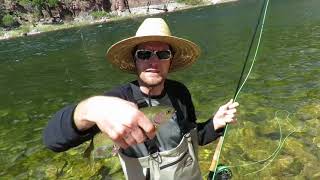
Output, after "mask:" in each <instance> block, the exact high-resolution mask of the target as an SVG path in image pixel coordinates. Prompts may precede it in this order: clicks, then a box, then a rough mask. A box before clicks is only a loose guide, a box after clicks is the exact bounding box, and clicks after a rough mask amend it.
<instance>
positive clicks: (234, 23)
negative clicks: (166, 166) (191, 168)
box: [0, 0, 320, 179]
mask: <svg viewBox="0 0 320 180" xmlns="http://www.w3.org/2000/svg"><path fill="white" fill-rule="evenodd" d="M260 6H261V1H256V0H246V1H241V3H239V2H235V3H228V4H221V5H218V6H215V7H213V6H212V7H204V8H197V9H193V10H187V11H182V12H176V13H172V14H168V15H161V17H163V18H165V19H166V20H167V21H168V23H169V25H170V27H171V28H172V32H173V34H176V35H179V36H181V37H184V38H187V39H190V40H193V41H195V42H196V43H198V44H199V45H200V47H201V48H202V50H203V51H202V55H201V57H200V59H199V61H198V62H197V63H196V64H194V65H193V66H192V67H191V68H189V69H186V70H184V71H181V72H177V73H174V74H171V75H170V78H172V79H176V80H179V81H181V82H183V83H184V84H186V85H187V87H188V88H189V90H190V91H191V93H192V95H193V101H194V104H195V106H196V110H197V115H198V119H199V120H200V121H202V120H205V119H207V118H208V117H209V116H210V115H211V114H212V112H214V111H216V109H217V108H218V107H219V105H220V104H222V103H224V102H225V101H227V100H228V99H230V98H232V97H233V95H234V91H235V88H236V84H237V81H238V79H239V75H240V72H241V68H242V64H243V61H244V59H245V55H246V52H247V49H248V46H249V42H250V38H251V35H252V33H253V29H254V26H255V24H256V21H257V17H258V13H259V8H260ZM319 6H320V1H318V0H305V1H300V0H281V1H279V0H277V1H276V0H271V1H270V6H269V11H268V14H267V18H266V24H265V29H264V34H263V37H262V42H261V46H260V50H259V53H258V57H257V61H256V64H255V65H254V69H253V71H252V74H251V75H250V77H249V79H248V82H247V84H246V85H245V86H244V88H243V90H242V91H241V92H240V94H239V97H238V102H239V103H240V104H241V107H240V108H239V116H238V121H239V123H238V125H236V126H232V127H231V126H230V128H229V129H228V132H227V136H226V138H225V143H224V148H223V152H222V153H221V159H220V160H221V161H220V163H222V164H225V165H227V166H230V168H231V170H232V172H233V177H234V179H320V167H319V160H320V138H319V137H320V136H319V135H320V131H319V130H318V129H319V128H320V122H319V120H320V98H319V97H320V95H319V94H320V79H319V75H318V74H319V73H320V61H319V57H320V41H319V39H320V13H319V12H320V11H319V10H318V9H319V8H318V7H319ZM142 20H143V19H142V18H139V19H130V20H126V21H121V22H113V23H108V24H103V25H93V26H90V27H82V28H77V29H70V30H65V31H57V32H51V33H46V34H41V35H38V36H34V37H24V38H19V39H15V40H8V41H0V69H1V73H0V96H1V102H0V122H1V124H0V138H1V142H0V177H1V178H4V179H56V178H61V179H69V178H72V179H79V178H85V179H87V178H89V177H91V178H92V179H99V178H101V177H109V176H111V177H114V179H119V178H120V177H123V175H122V173H121V169H120V167H119V165H118V163H117V158H112V159H108V160H105V161H101V162H96V163H92V162H90V161H88V160H86V159H83V157H82V154H81V153H82V152H83V150H84V149H85V145H84V146H80V147H77V148H74V149H72V150H69V151H67V152H64V153H53V152H50V151H49V150H47V149H45V148H44V146H43V145H42V130H43V128H44V126H45V125H46V123H47V121H48V119H49V118H50V116H51V115H52V113H54V112H55V111H57V110H58V109H59V108H61V107H63V106H64V105H67V104H70V103H75V102H78V101H79V100H81V99H83V98H86V97H88V96H91V95H96V94H101V93H102V92H104V91H106V90H109V89H110V88H112V87H114V86H117V85H120V84H122V83H124V82H128V81H130V80H133V79H134V78H135V77H134V76H132V75H127V74H124V73H122V72H120V71H119V70H117V69H115V68H112V66H111V65H110V64H108V63H107V62H106V60H105V58H104V54H105V51H106V49H107V48H108V47H109V46H110V45H111V44H113V43H115V42H117V41H118V40H120V39H122V38H125V37H129V36H131V35H132V34H134V33H135V30H136V28H137V27H138V26H139V24H140V23H141V22H142ZM214 147H215V146H214V144H210V145H207V146H205V147H203V148H201V151H200V165H201V168H202V171H203V175H204V176H205V175H206V174H207V172H208V171H207V169H208V167H209V165H210V161H211V158H212V154H213V149H214ZM116 164H117V165H116Z"/></svg>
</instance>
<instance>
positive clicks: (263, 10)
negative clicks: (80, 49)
mask: <svg viewBox="0 0 320 180" xmlns="http://www.w3.org/2000/svg"><path fill="white" fill-rule="evenodd" d="M268 5H269V0H264V2H263V3H262V7H261V10H260V15H259V18H258V22H257V24H256V27H255V31H254V33H253V36H252V39H251V42H250V46H249V49H248V52H247V55H246V59H245V62H244V65H243V68H242V71H241V75H240V78H239V81H238V84H237V88H236V91H235V95H234V98H233V102H235V101H236V99H237V97H238V95H239V93H240V91H241V90H242V88H243V86H244V84H245V83H246V81H247V79H248V77H249V75H250V73H251V71H252V68H253V65H254V63H255V60H256V57H257V54H258V50H259V46H260V42H261V37H262V32H263V29H264V22H265V18H266V14H267V9H268ZM261 17H262V18H261ZM261 19H262V22H261ZM260 24H261V28H260V33H259V38H258V42H257V46H256V50H255V54H254V57H253V60H252V63H251V66H250V68H249V71H248V73H247V76H246V77H245V79H244V80H243V82H242V78H243V76H244V71H245V69H246V66H247V63H248V59H249V56H250V54H251V49H252V46H253V43H254V40H255V37H256V33H257V31H258V28H259V25H260ZM241 82H242V84H241ZM240 84H241V85H240ZM227 131H228V124H227V125H226V127H225V131H224V133H223V136H221V137H220V139H219V141H222V146H221V147H220V148H219V152H218V156H217V163H216V164H215V168H214V173H213V178H214V177H215V175H216V172H217V167H218V164H219V159H220V154H221V150H222V148H223V144H224V137H225V136H226V134H227Z"/></svg>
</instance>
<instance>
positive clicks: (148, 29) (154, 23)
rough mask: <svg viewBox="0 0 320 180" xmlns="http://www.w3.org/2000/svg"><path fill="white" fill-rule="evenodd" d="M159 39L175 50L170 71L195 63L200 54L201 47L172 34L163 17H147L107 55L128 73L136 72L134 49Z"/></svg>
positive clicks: (109, 50) (113, 46)
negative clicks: (131, 35) (132, 33)
mask: <svg viewBox="0 0 320 180" xmlns="http://www.w3.org/2000/svg"><path fill="white" fill-rule="evenodd" d="M150 41H159V42H164V43H167V44H169V45H170V46H171V47H172V50H173V52H174V57H173V58H172V63H171V66H170V69H169V72H173V71H177V70H179V69H183V68H185V67H188V66H190V65H191V64H193V63H194V62H195V61H196V59H197V58H198V57H199V55H200V49H199V47H198V46H197V45H196V44H195V43H193V42H191V41H189V40H186V39H183V38H178V37H175V36H172V35H171V32H170V29H169V27H168V25H167V23H166V22H165V21H164V20H163V19H161V18H147V19H145V20H144V21H143V23H142V24H141V25H140V27H139V29H138V30H137V32H136V35H135V36H133V37H130V38H127V39H124V40H121V41H119V42H117V43H115V44H114V45H112V46H111V47H110V48H109V49H108V51H107V53H106V57H107V60H109V61H110V62H111V63H112V64H113V65H115V66H117V67H119V68H120V69H121V70H123V71H125V72H128V73H135V72H136V68H135V64H134V58H133V56H132V51H133V49H134V48H135V47H136V46H137V45H138V44H141V43H144V42H150Z"/></svg>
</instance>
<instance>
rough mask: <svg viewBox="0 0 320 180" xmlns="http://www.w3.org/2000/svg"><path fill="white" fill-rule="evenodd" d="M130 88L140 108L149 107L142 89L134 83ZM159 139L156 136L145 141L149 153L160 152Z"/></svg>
mask: <svg viewBox="0 0 320 180" xmlns="http://www.w3.org/2000/svg"><path fill="white" fill-rule="evenodd" d="M130 88H131V91H132V96H133V99H134V101H135V103H136V104H137V106H138V108H139V109H140V108H143V107H148V103H147V102H146V100H145V99H144V98H143V95H142V93H141V91H140V89H139V88H137V86H135V85H134V84H132V83H130ZM158 144H159V143H158V141H157V138H156V137H154V138H153V139H148V140H146V141H145V142H144V145H145V146H146V148H147V150H148V153H149V155H151V154H154V153H156V152H159V151H160V150H159V147H158Z"/></svg>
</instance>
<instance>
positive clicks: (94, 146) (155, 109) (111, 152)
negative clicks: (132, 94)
mask: <svg viewBox="0 0 320 180" xmlns="http://www.w3.org/2000/svg"><path fill="white" fill-rule="evenodd" d="M139 110H140V111H141V112H143V113H144V115H145V116H146V117H147V118H148V119H149V120H150V121H151V122H152V124H153V125H154V126H155V128H156V131H157V129H159V128H160V127H161V125H163V124H165V123H166V122H168V121H169V120H170V119H171V117H172V116H173V114H174V113H175V110H174V108H173V107H170V106H151V107H144V108H140V109H139ZM119 150H120V147H119V146H117V145H116V144H114V142H113V141H112V140H111V139H110V138H109V137H108V135H107V134H105V133H102V132H99V133H97V134H96V135H95V136H94V137H93V139H92V140H91V142H90V144H89V146H88V148H87V149H86V150H85V151H84V154H83V156H84V157H85V158H88V159H93V160H95V159H105V158H111V157H112V156H115V155H116V154H117V153H118V151H119Z"/></svg>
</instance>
